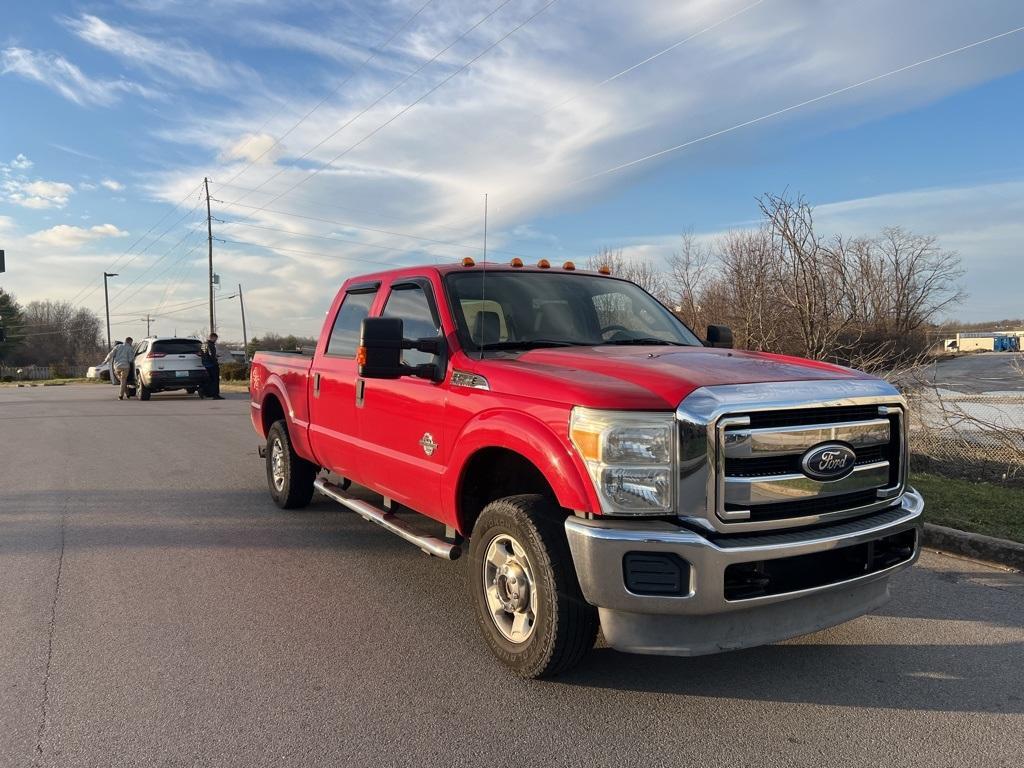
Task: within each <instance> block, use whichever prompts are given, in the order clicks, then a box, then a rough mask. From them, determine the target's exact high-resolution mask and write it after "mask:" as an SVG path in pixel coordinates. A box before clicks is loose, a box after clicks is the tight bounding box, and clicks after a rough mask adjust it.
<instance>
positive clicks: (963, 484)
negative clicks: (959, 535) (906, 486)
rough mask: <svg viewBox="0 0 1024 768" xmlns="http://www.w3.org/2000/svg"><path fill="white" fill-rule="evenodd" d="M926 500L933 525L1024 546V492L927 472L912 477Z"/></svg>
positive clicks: (926, 518) (1011, 486) (927, 514)
mask: <svg viewBox="0 0 1024 768" xmlns="http://www.w3.org/2000/svg"><path fill="white" fill-rule="evenodd" d="M910 484H911V485H912V486H914V487H915V488H916V489H917V490H919V491H920V492H921V495H923V496H924V519H925V521H926V522H929V523H936V524H937V525H945V526H947V527H949V528H957V529H959V530H961V531H971V532H973V533H983V534H985V535H986V536H996V537H998V538H1000V539H1012V540H1013V541H1019V542H1024V488H1022V487H1021V486H1019V485H1018V486H1013V485H1000V484H996V483H984V482H974V481H971V480H960V479H958V478H949V477H939V476H938V475H930V474H927V473H924V472H915V473H912V474H911V476H910Z"/></svg>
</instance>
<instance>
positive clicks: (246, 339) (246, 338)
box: [238, 283, 249, 363]
mask: <svg viewBox="0 0 1024 768" xmlns="http://www.w3.org/2000/svg"><path fill="white" fill-rule="evenodd" d="M238 306H240V307H241V308H242V357H243V358H244V359H245V362H246V363H248V362H249V357H248V355H249V351H248V350H249V335H248V334H247V333H246V332H245V299H244V298H243V297H242V284H241V283H239V284H238Z"/></svg>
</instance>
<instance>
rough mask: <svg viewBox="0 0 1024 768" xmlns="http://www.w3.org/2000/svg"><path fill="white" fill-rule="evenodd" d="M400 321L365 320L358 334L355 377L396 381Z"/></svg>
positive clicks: (402, 370)
mask: <svg viewBox="0 0 1024 768" xmlns="http://www.w3.org/2000/svg"><path fill="white" fill-rule="evenodd" d="M403 341H404V340H403V337H402V318H400V317H367V318H365V319H364V320H363V324H362V327H361V328H360V330H359V352H358V354H357V356H356V359H357V361H358V363H359V375H360V376H362V377H363V378H365V379H397V378H400V377H402V376H404V375H405V374H406V373H408V371H406V370H405V366H403V365H402V348H403V346H404V344H403Z"/></svg>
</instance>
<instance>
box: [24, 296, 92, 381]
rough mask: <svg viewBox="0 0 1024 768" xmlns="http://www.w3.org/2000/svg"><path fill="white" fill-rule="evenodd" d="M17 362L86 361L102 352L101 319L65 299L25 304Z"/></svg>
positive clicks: (63, 363)
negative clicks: (21, 340)
mask: <svg viewBox="0 0 1024 768" xmlns="http://www.w3.org/2000/svg"><path fill="white" fill-rule="evenodd" d="M22 318H23V329H22V337H23V338H24V343H23V344H22V345H21V347H20V348H19V349H18V351H17V353H16V354H17V358H16V359H17V362H19V363H21V364H26V365H56V366H71V365H74V366H80V365H89V364H91V363H94V362H96V361H97V359H98V358H102V357H103V354H104V349H103V341H102V338H103V336H102V331H103V323H102V321H101V320H100V318H99V317H98V316H97V315H96V313H95V312H93V311H91V310H88V309H85V308H84V307H76V306H74V305H73V304H71V303H70V302H67V301H33V302H30V303H29V304H27V305H26V306H25V309H24V312H23V315H22Z"/></svg>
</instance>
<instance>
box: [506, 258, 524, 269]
mask: <svg viewBox="0 0 1024 768" xmlns="http://www.w3.org/2000/svg"><path fill="white" fill-rule="evenodd" d="M509 266H512V267H521V266H523V260H522V259H520V258H519V257H518V256H516V257H515V258H514V259H512V261H510V262H509Z"/></svg>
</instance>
